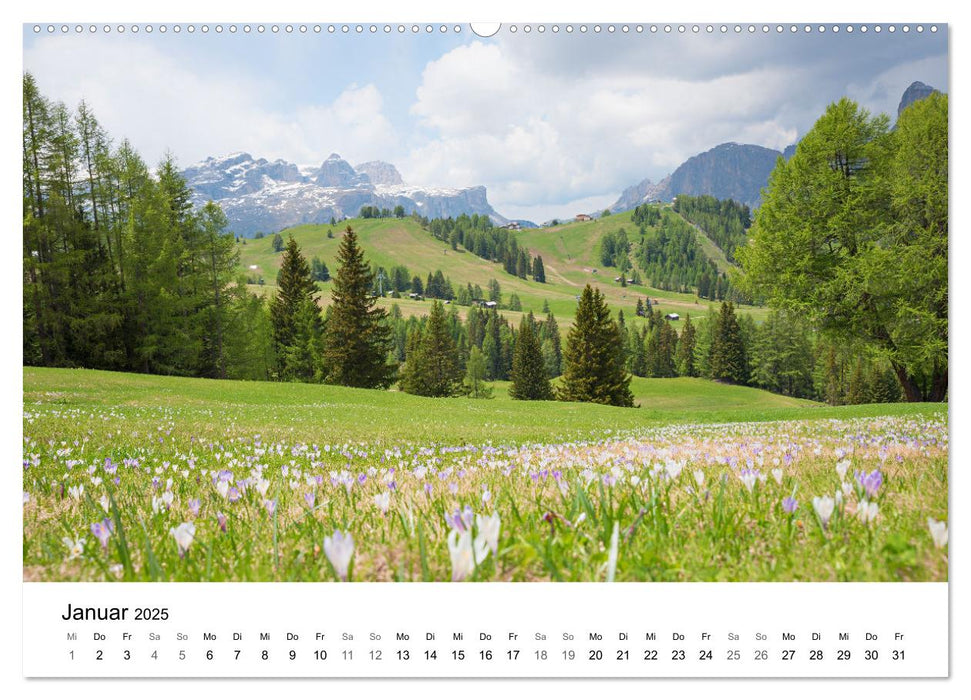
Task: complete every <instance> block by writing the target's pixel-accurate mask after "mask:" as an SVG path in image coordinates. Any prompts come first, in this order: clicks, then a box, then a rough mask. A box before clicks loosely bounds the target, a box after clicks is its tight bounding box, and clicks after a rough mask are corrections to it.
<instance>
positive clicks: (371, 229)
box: [238, 212, 767, 332]
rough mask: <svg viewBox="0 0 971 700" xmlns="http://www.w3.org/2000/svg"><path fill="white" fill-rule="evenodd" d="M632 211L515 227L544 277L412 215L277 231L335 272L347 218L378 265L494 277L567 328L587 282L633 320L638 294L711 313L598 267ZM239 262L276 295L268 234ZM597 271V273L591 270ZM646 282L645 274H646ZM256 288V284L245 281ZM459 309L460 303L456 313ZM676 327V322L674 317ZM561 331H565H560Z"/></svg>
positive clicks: (407, 303)
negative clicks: (449, 237) (443, 237)
mask: <svg viewBox="0 0 971 700" xmlns="http://www.w3.org/2000/svg"><path fill="white" fill-rule="evenodd" d="M630 217H631V213H630V212H623V213H621V214H614V215H611V216H608V217H603V218H601V219H597V220H594V221H588V222H570V223H565V224H561V225H558V226H553V227H548V228H538V229H526V230H523V231H520V232H518V233H517V234H516V237H517V240H518V241H519V243H520V245H521V246H523V247H525V248H526V249H527V250H528V251H529V252H530V254H531V255H533V256H536V255H541V256H542V257H543V263H544V267H545V270H546V283H545V284H541V283H539V282H534V281H532V279H526V280H524V279H520V278H519V277H514V276H513V275H509V274H507V273H506V272H505V271H503V269H502V266H501V265H499V264H497V263H492V262H489V261H487V260H483V259H482V258H480V257H478V256H476V255H474V254H472V253H469V252H467V251H465V250H463V249H461V248H459V250H452V249H451V248H450V247H449V246H448V245H447V244H444V243H442V242H441V241H439V240H437V239H436V238H434V237H433V236H432V235H431V234H430V233H429V232H428V231H425V230H423V229H422V228H421V227H420V226H419V225H418V224H417V223H416V222H415V221H413V220H412V219H410V218H404V219H348V220H347V221H344V222H341V223H339V224H337V225H334V226H330V225H328V224H304V225H301V226H294V227H292V228H289V229H286V230H285V231H282V232H281V233H282V235H283V236H284V237H287V236H290V235H292V236H293V237H294V239H295V240H296V241H297V243H299V244H300V248H301V252H302V253H303V255H304V257H306V258H307V259H308V260H310V259H312V258H313V257H314V256H317V257H319V258H320V259H321V260H323V261H324V262H325V263H327V265H328V267H329V268H330V270H331V274H333V273H334V266H335V262H334V261H335V260H336V257H337V247H338V245H339V244H340V234H341V231H343V230H344V227H345V226H348V225H350V226H351V227H353V228H354V230H355V231H356V232H357V234H358V237H359V239H360V243H361V246H362V247H363V248H364V253H365V257H366V258H367V259H368V260H370V261H371V262H372V263H374V264H376V265H380V266H383V267H384V268H385V269H390V268H391V267H393V266H394V265H400V264H403V265H406V266H407V267H408V270H409V271H410V273H411V274H412V275H415V274H417V275H420V276H421V278H422V280H423V281H424V280H425V278H426V277H427V276H428V273H429V272H434V271H435V270H439V269H440V270H441V271H442V273H443V274H445V276H447V277H449V278H450V279H451V280H452V283H453V284H455V285H457V284H463V285H464V284H467V283H471V284H478V285H479V286H480V287H482V288H483V289H487V288H488V284H489V280H490V279H493V278H495V279H496V280H498V281H499V284H500V286H501V289H502V295H503V299H504V300H508V299H509V297H510V295H512V294H517V295H518V296H519V299H520V301H521V302H522V306H523V310H524V312H528V311H530V310H532V311H533V313H534V314H537V315H538V314H540V313H541V311H542V308H543V302H544V301H545V302H547V303H548V304H549V307H550V310H551V311H552V312H553V315H554V316H556V319H557V323H558V324H559V326H560V328H561V329H566V328H568V327H569V324H570V323H571V322H572V320H573V315H574V313H575V311H576V296H577V295H578V294H579V293H580V292H581V291H582V290H583V287H584V286H585V285H587V284H592V285H594V286H596V287H598V288H599V289H600V290H601V291H602V292H603V293H604V295H605V296H606V298H607V302H608V304H609V305H610V307H611V310H612V311H614V313H616V312H617V311H619V310H621V309H623V311H624V314H625V316H626V317H627V319H628V322H629V323H631V324H635V325H636V324H638V323H640V322H641V319H639V318H637V317H636V316H635V315H634V309H635V307H636V305H637V299H638V298H640V299H644V298H648V297H649V298H650V299H651V300H652V301H654V300H656V301H657V308H658V309H660V310H661V311H662V312H663V313H665V314H667V313H672V312H674V313H678V314H680V315H681V316H682V317H683V316H684V315H685V314H691V316H692V317H693V318H695V319H698V318H701V317H702V316H705V315H707V314H708V302H707V301H705V300H699V299H698V298H697V297H695V296H694V295H692V294H680V293H677V292H668V291H663V290H658V289H654V288H653V287H648V286H646V285H630V286H627V287H621V286H620V283H619V282H614V277H616V276H617V275H618V274H620V273H619V272H618V271H617V270H615V269H614V268H603V267H602V266H601V265H600V263H599V259H600V240H601V238H602V237H603V235H604V234H605V233H607V232H612V231H617V230H618V229H620V228H622V227H626V229H627V230H628V232H630V231H632V230H633V229H636V227H633V226H632V225H631V221H630ZM328 231H333V233H334V237H333V238H328V237H327V232H328ZM697 234H698V238H699V240H700V241H701V243H702V246H703V248H704V249H705V251H706V253H707V254H708V255H709V256H711V257H712V258H713V259H715V261H716V264H718V265H719V269H723V268H724V269H727V265H728V263H727V261H725V258H724V254H722V253H721V251H720V250H718V248H717V247H716V246H715V245H714V243H712V242H711V241H710V240H709V239H708V238H707V237H706V236H705V235H704V234H703V233H701V232H700V231H697ZM238 248H239V251H240V264H241V266H242V268H243V270H244V271H245V272H246V274H247V275H251V276H252V275H258V276H262V278H263V280H264V285H263V287H262V289H263V291H264V292H265V293H267V294H273V293H274V291H275V280H276V274H277V271H278V270H279V265H280V259H281V257H282V253H275V252H273V240H272V236H265V237H263V238H260V239H246V242H245V244H243V243H240V244H239V246H238ZM595 270H596V272H595ZM645 281H647V280H645ZM319 286H320V289H321V294H320V303H321V305H322V306H325V307H326V306H327V305H328V304H329V303H330V285H329V283H321V284H320V285H319ZM250 289H251V290H253V291H259V290H260V287H259V286H257V285H250ZM379 303H380V304H381V305H382V306H384V307H386V308H390V306H391V305H392V304H398V306H399V307H400V308H401V311H402V313H403V314H404V315H405V316H406V317H407V316H409V315H416V316H423V315H426V314H427V313H428V309H429V307H430V306H431V301H430V300H426V301H423V302H422V301H412V300H409V299H390V298H385V299H381V300H379ZM738 308H739V311H740V312H741V313H747V314H751V315H752V316H753V317H754V318H755V319H756V320H761V319H762V318H763V317H764V316H765V314H766V313H767V310H766V309H764V308H760V307H747V306H740V307H738ZM461 312H462V309H460V313H461ZM502 313H503V315H505V316H507V317H508V318H509V319H510V320H511V321H513V322H515V323H518V322H519V318H520V316H521V314H519V313H516V312H510V311H503V312H502ZM674 326H675V327H676V328H678V327H680V322H677V323H675V324H674ZM564 332H565V331H564Z"/></svg>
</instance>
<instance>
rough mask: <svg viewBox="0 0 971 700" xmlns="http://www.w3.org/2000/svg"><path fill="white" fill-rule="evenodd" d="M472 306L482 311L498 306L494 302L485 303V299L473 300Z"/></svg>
mask: <svg viewBox="0 0 971 700" xmlns="http://www.w3.org/2000/svg"><path fill="white" fill-rule="evenodd" d="M472 306H479V307H481V308H483V309H494V308H496V307H497V306H499V304H498V303H497V302H495V301H486V300H485V299H473V300H472Z"/></svg>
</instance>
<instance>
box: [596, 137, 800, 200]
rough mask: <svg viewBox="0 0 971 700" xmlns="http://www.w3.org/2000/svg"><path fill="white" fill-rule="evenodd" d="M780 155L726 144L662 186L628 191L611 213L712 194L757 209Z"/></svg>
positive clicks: (760, 148)
mask: <svg viewBox="0 0 971 700" xmlns="http://www.w3.org/2000/svg"><path fill="white" fill-rule="evenodd" d="M786 150H787V151H788V150H789V149H786ZM794 150H795V149H793V151H794ZM781 155H782V152H781V151H776V150H773V149H771V148H765V147H764V146H755V145H752V144H741V143H734V142H732V143H723V144H721V145H719V146H715V147H714V148H712V149H711V150H709V151H705V152H704V153H699V154H698V155H696V156H692V157H691V158H689V159H688V160H686V161H685V162H684V163H682V164H681V165H679V166H678V167H677V169H676V170H675V171H674V172H673V173H671V174H670V175H668V176H667V177H666V178H664V179H663V180H661V181H660V182H657V183H655V182H652V181H651V180H642V181H641V182H639V183H637V184H636V185H633V186H631V187H628V188H627V189H625V190H624V191H623V193H621V195H620V198H619V199H618V200H617V201H616V202H614V204H613V205H612V206H611V207H610V210H611V211H612V212H619V211H627V210H628V209H633V208H634V207H636V206H637V205H638V204H642V203H644V202H669V201H671V199H672V198H673V197H676V196H677V195H679V194H691V195H699V194H710V195H714V196H715V197H718V198H719V199H734V200H735V201H736V202H742V203H743V204H748V205H749V206H750V207H754V206H757V205H758V202H759V198H760V196H761V195H760V191H761V189H762V188H763V187H764V186H765V184H766V182H768V180H769V173H771V172H772V168H774V167H775V163H776V160H777V159H778V158H779V156H781Z"/></svg>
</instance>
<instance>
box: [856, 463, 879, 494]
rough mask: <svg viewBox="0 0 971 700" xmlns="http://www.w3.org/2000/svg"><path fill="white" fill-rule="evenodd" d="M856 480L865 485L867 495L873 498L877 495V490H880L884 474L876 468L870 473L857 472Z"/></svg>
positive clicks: (862, 485)
mask: <svg viewBox="0 0 971 700" xmlns="http://www.w3.org/2000/svg"><path fill="white" fill-rule="evenodd" d="M856 480H857V481H858V482H859V484H860V486H861V487H863V490H864V491H865V492H866V495H867V497H869V498H871V499H872V498H874V497H875V496H876V495H877V491H879V490H880V486H881V485H882V484H883V474H881V473H880V470H879V469H874V470H873V471H872V472H870V473H869V474H867V473H865V472H857V473H856Z"/></svg>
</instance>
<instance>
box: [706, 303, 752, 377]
mask: <svg viewBox="0 0 971 700" xmlns="http://www.w3.org/2000/svg"><path fill="white" fill-rule="evenodd" d="M713 330H714V332H713V333H712V343H711V357H710V360H709V363H710V366H711V377H712V379H717V380H720V381H724V382H731V383H733V384H744V383H745V382H747V381H748V371H747V368H746V359H745V346H744V344H743V342H742V330H741V327H740V326H739V323H738V318H737V317H736V316H735V306H734V305H733V304H732V302H730V301H725V302H722V305H721V309H720V311H719V313H718V319H717V320H716V322H715V327H714V329H713Z"/></svg>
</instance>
